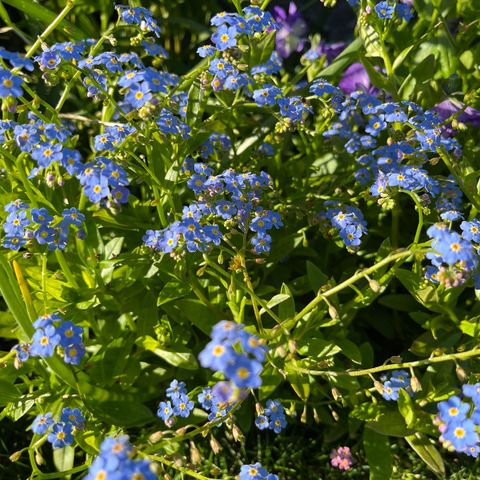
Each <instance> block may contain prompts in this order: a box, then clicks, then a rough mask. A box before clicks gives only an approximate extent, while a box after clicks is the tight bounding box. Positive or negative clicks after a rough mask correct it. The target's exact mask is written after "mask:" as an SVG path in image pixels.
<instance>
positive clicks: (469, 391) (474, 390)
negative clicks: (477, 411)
mask: <svg viewBox="0 0 480 480" xmlns="http://www.w3.org/2000/svg"><path fill="white" fill-rule="evenodd" d="M462 391H463V394H464V395H465V396H466V397H470V398H471V399H472V401H473V403H474V404H475V406H477V407H480V383H475V384H473V385H471V384H466V385H463V387H462Z"/></svg>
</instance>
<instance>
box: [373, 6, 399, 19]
mask: <svg viewBox="0 0 480 480" xmlns="http://www.w3.org/2000/svg"><path fill="white" fill-rule="evenodd" d="M375 12H377V15H378V18H381V19H385V18H392V17H393V14H394V12H395V7H394V6H392V5H389V4H388V2H380V3H377V5H375Z"/></svg>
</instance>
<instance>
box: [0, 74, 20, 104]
mask: <svg viewBox="0 0 480 480" xmlns="http://www.w3.org/2000/svg"><path fill="white" fill-rule="evenodd" d="M22 84H23V80H22V79H21V78H20V77H19V76H18V75H14V74H13V73H12V72H10V70H4V69H0V97H1V98H7V97H13V98H17V97H21V96H22V95H23V90H22Z"/></svg>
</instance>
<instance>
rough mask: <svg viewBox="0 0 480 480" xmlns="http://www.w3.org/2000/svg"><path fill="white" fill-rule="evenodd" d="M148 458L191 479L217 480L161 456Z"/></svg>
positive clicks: (149, 456)
mask: <svg viewBox="0 0 480 480" xmlns="http://www.w3.org/2000/svg"><path fill="white" fill-rule="evenodd" d="M147 456H148V458H150V459H151V460H155V461H156V462H160V463H162V464H163V465H166V466H167V467H170V468H173V469H175V470H178V471H179V472H181V473H182V474H184V475H188V476H189V477H192V478H198V479H199V480H215V479H213V478H210V477H204V476H203V475H202V474H200V473H197V472H195V471H194V470H190V469H189V468H186V467H181V466H180V465H177V464H176V463H175V462H172V461H170V460H167V459H166V458H164V457H161V456H159V455H147ZM223 478H231V477H223Z"/></svg>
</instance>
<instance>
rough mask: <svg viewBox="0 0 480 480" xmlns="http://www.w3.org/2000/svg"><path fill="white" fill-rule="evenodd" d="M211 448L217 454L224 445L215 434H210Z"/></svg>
mask: <svg viewBox="0 0 480 480" xmlns="http://www.w3.org/2000/svg"><path fill="white" fill-rule="evenodd" d="M210 448H211V449H212V452H213V453H214V454H215V455H217V454H218V453H219V452H220V451H221V450H222V446H221V445H220V443H218V440H217V439H216V438H215V437H214V436H213V435H212V436H210Z"/></svg>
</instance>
